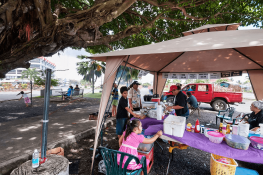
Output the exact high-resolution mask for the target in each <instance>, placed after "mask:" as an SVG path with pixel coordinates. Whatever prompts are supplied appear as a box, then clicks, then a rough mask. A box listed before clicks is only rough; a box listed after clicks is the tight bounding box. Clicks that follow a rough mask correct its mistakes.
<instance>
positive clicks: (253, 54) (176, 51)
mask: <svg viewBox="0 0 263 175" xmlns="http://www.w3.org/2000/svg"><path fill="white" fill-rule="evenodd" d="M237 25H239V24H237ZM233 26H235V25H233ZM262 55H263V30H239V31H238V30H229V31H216V32H206V33H198V34H195V35H188V36H185V37H181V38H177V39H173V40H169V41H164V42H160V43H155V44H151V45H146V46H140V47H135V48H130V49H125V50H119V51H113V52H109V53H103V54H99V55H94V56H91V57H89V58H91V59H94V60H98V61H104V62H105V61H106V62H107V64H106V74H107V72H108V73H109V72H111V74H112V76H113V75H115V74H116V71H117V69H116V66H119V65H120V64H125V63H126V64H127V66H128V67H133V68H137V69H140V70H146V71H150V72H151V73H153V74H154V75H155V76H154V93H157V94H161V93H162V91H163V88H164V85H165V82H166V79H163V78H162V73H202V72H205V73H208V72H227V71H247V72H248V74H249V77H250V79H251V83H252V86H253V89H254V93H255V96H256V98H257V99H263V91H262V87H263V86H262V85H263V81H262V80H263V57H262ZM117 60H118V61H117ZM116 62H118V64H115V63H116ZM109 64H110V65H115V66H113V67H114V69H112V68H110V66H108V65H109ZM109 69H110V70H109ZM105 77H106V76H105ZM113 81H114V79H113V78H111V79H107V80H106V79H104V84H106V85H107V86H103V95H102V98H101V105H100V108H101V109H105V107H104V105H105V106H106V104H107V101H108V98H109V96H110V91H109V90H111V89H112V84H113ZM101 109H100V113H99V116H98V123H97V124H98V125H99V126H100V124H101V123H100V122H101V119H102V117H103V114H104V113H103V112H104V111H103V110H101ZM99 126H97V127H99ZM96 132H97V133H96V138H97V137H98V133H99V130H97V131H96ZM95 145H96V141H95ZM94 154H95V152H94Z"/></svg>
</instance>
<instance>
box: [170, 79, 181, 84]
mask: <svg viewBox="0 0 263 175" xmlns="http://www.w3.org/2000/svg"><path fill="white" fill-rule="evenodd" d="M172 82H173V84H176V83H181V80H179V79H174V80H173V81H172Z"/></svg>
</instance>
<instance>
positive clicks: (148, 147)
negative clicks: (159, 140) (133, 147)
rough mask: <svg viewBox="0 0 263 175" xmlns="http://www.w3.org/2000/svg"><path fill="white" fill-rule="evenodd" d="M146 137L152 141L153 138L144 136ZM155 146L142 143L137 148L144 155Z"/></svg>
mask: <svg viewBox="0 0 263 175" xmlns="http://www.w3.org/2000/svg"><path fill="white" fill-rule="evenodd" d="M144 137H145V138H147V139H150V138H152V137H153V136H145V135H144ZM153 145H154V143H149V144H144V143H140V144H139V146H138V148H137V150H138V151H141V152H142V153H146V152H149V151H151V149H152V147H153Z"/></svg>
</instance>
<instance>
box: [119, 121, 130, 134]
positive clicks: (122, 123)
mask: <svg viewBox="0 0 263 175" xmlns="http://www.w3.org/2000/svg"><path fill="white" fill-rule="evenodd" d="M127 120H128V119H127V118H117V120H116V134H117V135H122V133H123V132H124V131H125V129H126V123H127Z"/></svg>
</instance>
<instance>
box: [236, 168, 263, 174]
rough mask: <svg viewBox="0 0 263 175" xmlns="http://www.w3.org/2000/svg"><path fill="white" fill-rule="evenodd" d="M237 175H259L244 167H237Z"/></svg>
mask: <svg viewBox="0 0 263 175" xmlns="http://www.w3.org/2000/svg"><path fill="white" fill-rule="evenodd" d="M235 175H259V174H258V172H257V171H255V170H251V169H247V168H243V167H237V169H236V173H235Z"/></svg>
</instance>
